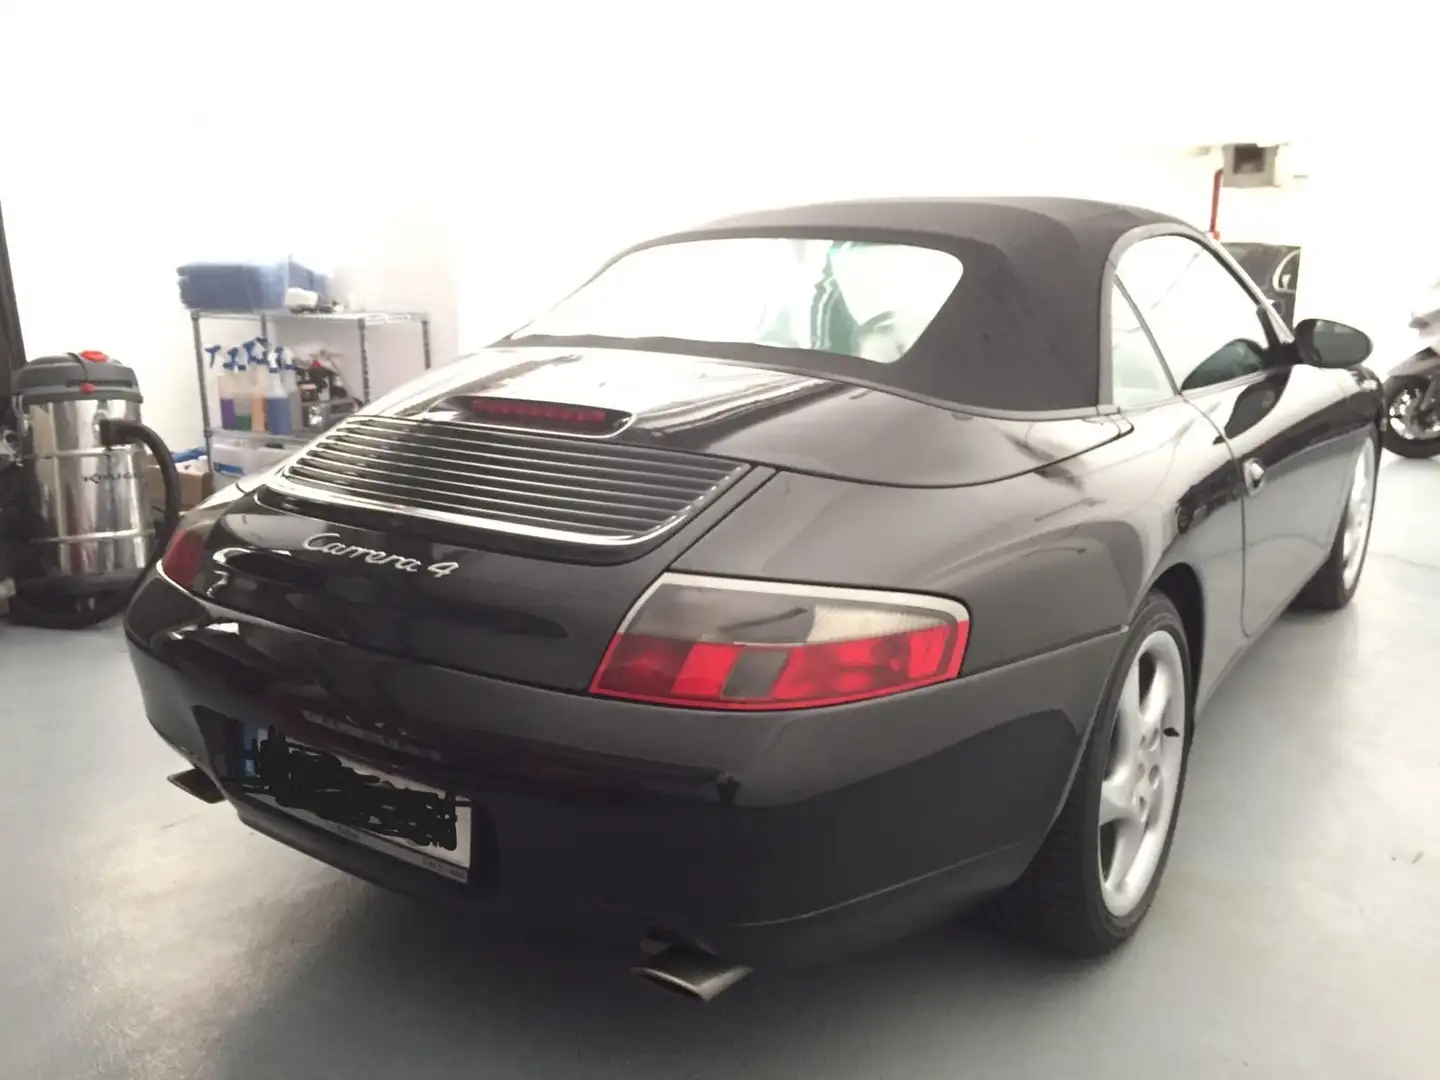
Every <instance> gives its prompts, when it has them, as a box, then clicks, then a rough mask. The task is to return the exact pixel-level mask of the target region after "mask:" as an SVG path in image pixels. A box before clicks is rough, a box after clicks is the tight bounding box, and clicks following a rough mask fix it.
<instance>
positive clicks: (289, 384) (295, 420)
mask: <svg viewBox="0 0 1440 1080" xmlns="http://www.w3.org/2000/svg"><path fill="white" fill-rule="evenodd" d="M275 359H276V360H277V361H278V362H279V364H280V381H281V382H282V383H283V384H284V387H285V398H286V400H287V401H288V402H289V403H290V434H292V435H298V434H299V433H300V432H302V431H304V430H305V409H304V406H303V405H302V404H301V401H300V382H299V380H298V379H297V378H296V377H295V361H294V360H293V359H292V358H291V357H289V356H286V355H285V349H284V347H283V346H280V345H277V346H276V347H275Z"/></svg>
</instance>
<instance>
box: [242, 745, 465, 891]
mask: <svg viewBox="0 0 1440 1080" xmlns="http://www.w3.org/2000/svg"><path fill="white" fill-rule="evenodd" d="M241 741H242V745H241V753H240V778H239V782H240V788H241V790H242V791H244V792H245V794H246V795H247V796H249V797H250V798H251V799H253V800H254V801H256V802H258V803H260V804H261V805H263V806H267V807H270V808H272V809H275V810H278V811H280V812H281V813H283V814H287V815H289V816H290V817H293V818H297V819H299V820H301V821H304V822H306V823H307V824H310V825H313V826H315V827H316V828H320V829H324V830H325V831H327V832H331V833H334V834H336V835H337V836H343V837H344V838H345V839H347V840H350V841H352V842H353V843H357V844H362V845H364V846H365V847H368V848H371V849H373V850H375V851H380V852H383V853H385V854H386V855H390V856H392V857H394V858H397V859H401V860H403V861H404V862H408V863H410V864H411V865H413V866H419V867H421V868H423V869H425V870H429V871H431V872H432V873H436V874H440V875H442V876H443V877H447V878H450V879H451V880H452V881H458V882H462V883H464V882H466V881H468V880H469V877H470V858H471V833H470V826H471V817H472V814H471V808H470V805H469V803H468V801H467V800H465V799H461V798H457V797H456V796H455V795H453V794H451V793H449V792H445V791H441V790H440V789H439V788H433V787H430V786H428V785H426V784H418V783H416V782H415V781H413V780H407V779H405V778H403V777H399V776H392V775H390V774H389V773H384V772H381V771H379V770H378V769H372V768H370V767H369V766H368V765H361V764H359V763H358V762H355V761H351V760H350V759H348V758H345V757H341V756H340V755H339V754H335V753H332V752H330V751H328V750H318V749H316V748H314V747H312V746H307V745H305V744H304V743H298V742H296V741H294V740H293V739H291V738H289V737H288V736H286V735H285V734H284V733H283V732H281V731H277V730H275V729H273V728H254V727H248V728H245V729H243V733H242V736H241Z"/></svg>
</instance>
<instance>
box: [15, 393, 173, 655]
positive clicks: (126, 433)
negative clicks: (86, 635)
mask: <svg viewBox="0 0 1440 1080" xmlns="http://www.w3.org/2000/svg"><path fill="white" fill-rule="evenodd" d="M99 426H100V441H101V442H102V443H104V444H105V446H106V447H111V448H113V447H116V446H125V445H128V444H132V443H142V444H144V445H145V446H146V447H147V448H148V449H149V451H150V453H151V454H152V455H153V456H154V458H155V464H156V465H158V466H159V467H160V477H161V479H162V480H163V481H164V486H165V517H164V520H163V521H162V522H161V524H160V528H159V529H157V530H156V532H155V544H154V548H153V550H152V551H151V553H150V561H149V562H148V563H146V564H145V569H144V570H142V571H141V572H140V574H138V575H137V576H136V578H135V582H134V584H132V585H130V586H129V587H128V588H124V589H119V590H117V591H115V592H112V593H109V594H107V595H105V596H101V597H98V598H96V600H95V601H94V603H93V604H91V605H89V606H86V607H82V608H80V609H78V610H70V611H56V610H52V609H50V608H45V607H40V606H39V605H37V604H35V603H34V602H33V601H27V600H25V599H24V598H22V597H19V596H16V597H13V598H12V599H11V601H10V610H11V613H12V614H13V615H14V617H15V620H16V621H17V622H20V623H24V624H26V625H27V626H38V627H41V628H42V629H46V630H83V629H85V628H86V627H88V626H95V625H97V624H99V623H102V622H104V621H105V620H106V619H113V618H114V617H115V616H116V615H119V614H120V613H121V612H122V611H124V610H125V608H126V607H128V606H129V604H130V598H131V597H132V596H134V595H135V590H136V589H138V588H139V587H140V582H141V581H143V580H144V579H145V575H146V574H148V573H149V572H150V570H151V569H152V568H153V567H154V566H155V564H156V563H157V562H159V561H160V558H161V556H163V555H164V554H165V548H166V547H167V546H169V543H170V538H171V537H172V536H174V535H175V528H176V526H178V525H179V524H180V474H179V473H178V472H176V471H175V459H174V458H173V457H171V456H170V448H169V447H168V446H166V445H165V443H164V441H163V440H162V439H161V438H160V436H159V435H157V434H155V432H154V431H152V430H151V429H150V428H148V427H146V426H145V425H144V424H141V423H138V422H136V421H132V420H111V419H109V418H108V417H106V418H103V419H101V420H100V422H99Z"/></svg>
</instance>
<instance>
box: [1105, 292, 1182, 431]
mask: <svg viewBox="0 0 1440 1080" xmlns="http://www.w3.org/2000/svg"><path fill="white" fill-rule="evenodd" d="M1110 392H1111V400H1112V401H1113V402H1114V403H1115V404H1116V405H1118V406H1120V408H1122V409H1136V408H1139V407H1140V406H1142V405H1149V404H1151V403H1152V402H1156V401H1163V400H1164V399H1165V398H1168V397H1173V396H1174V394H1175V388H1174V387H1173V386H1171V385H1170V376H1169V375H1168V374H1166V372H1165V365H1164V364H1163V363H1162V362H1161V360H1160V354H1159V353H1157V352H1156V351H1155V346H1154V345H1152V344H1151V343H1150V338H1149V337H1148V336H1147V335H1146V333H1145V330H1144V328H1142V327H1141V325H1140V320H1139V319H1137V318H1136V317H1135V309H1134V308H1133V307H1131V306H1130V301H1129V300H1127V299H1125V294H1124V293H1122V292H1121V291H1120V290H1119V289H1117V288H1115V287H1114V286H1113V285H1112V286H1111V287H1110Z"/></svg>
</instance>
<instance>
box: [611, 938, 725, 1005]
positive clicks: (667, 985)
mask: <svg viewBox="0 0 1440 1080" xmlns="http://www.w3.org/2000/svg"><path fill="white" fill-rule="evenodd" d="M657 946H659V947H657ZM641 951H642V952H644V953H645V954H646V959H645V962H644V963H643V964H640V965H638V966H636V967H633V968H631V969H630V973H631V974H632V975H636V976H638V977H639V978H641V979H643V980H645V981H646V982H648V983H650V984H651V985H652V986H658V987H660V988H661V989H662V990H669V991H670V992H671V993H674V994H679V995H680V996H681V997H687V998H689V999H690V1000H692V1001H714V1000H715V999H716V998H717V997H719V996H720V995H721V994H723V993H724V992H725V991H726V990H729V989H730V988H731V987H732V986H734V985H735V984H736V983H738V982H739V981H740V980H741V979H743V978H745V976H746V975H749V974H750V972H751V970H752V969H751V968H748V967H746V966H745V965H744V964H730V963H726V962H725V961H724V960H721V959H720V958H719V957H718V956H712V955H711V954H710V953H708V952H706V951H705V950H704V949H699V948H696V947H695V946H694V945H686V944H683V943H680V942H674V943H670V944H661V943H657V942H651V941H646V942H644V943H643V944H642V945H641Z"/></svg>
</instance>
